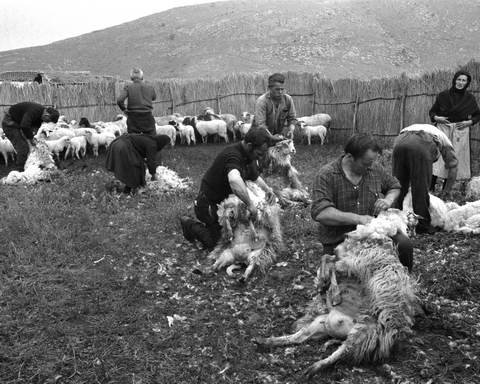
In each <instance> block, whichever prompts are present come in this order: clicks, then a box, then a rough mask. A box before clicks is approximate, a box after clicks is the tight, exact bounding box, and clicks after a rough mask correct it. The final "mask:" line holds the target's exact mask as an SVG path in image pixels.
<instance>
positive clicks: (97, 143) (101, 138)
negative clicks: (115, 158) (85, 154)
mask: <svg viewBox="0 0 480 384" xmlns="http://www.w3.org/2000/svg"><path fill="white" fill-rule="evenodd" d="M86 138H87V142H88V144H90V145H91V146H92V149H93V154H94V156H98V148H99V147H101V146H104V147H105V148H108V146H109V145H110V144H111V143H112V141H113V140H115V135H114V134H113V133H111V132H102V133H96V132H95V133H93V132H91V131H88V132H87V135H86Z"/></svg>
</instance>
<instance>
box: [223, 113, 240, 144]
mask: <svg viewBox="0 0 480 384" xmlns="http://www.w3.org/2000/svg"><path fill="white" fill-rule="evenodd" d="M219 116H220V118H221V119H222V120H223V121H225V123H226V124H227V132H230V134H231V135H232V140H235V124H237V117H236V116H235V115H232V114H231V113H222V114H220V115H219Z"/></svg>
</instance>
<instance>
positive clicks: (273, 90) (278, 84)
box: [268, 73, 285, 99]
mask: <svg viewBox="0 0 480 384" xmlns="http://www.w3.org/2000/svg"><path fill="white" fill-rule="evenodd" d="M284 84H285V76H283V75H282V74H281V73H274V74H273V75H270V76H269V77H268V89H269V90H270V97H271V98H272V99H280V98H281V97H282V95H283V94H284V93H285V86H284Z"/></svg>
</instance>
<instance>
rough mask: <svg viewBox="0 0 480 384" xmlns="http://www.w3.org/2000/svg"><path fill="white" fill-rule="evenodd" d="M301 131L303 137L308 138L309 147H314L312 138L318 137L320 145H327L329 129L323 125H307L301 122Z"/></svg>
mask: <svg viewBox="0 0 480 384" xmlns="http://www.w3.org/2000/svg"><path fill="white" fill-rule="evenodd" d="M300 130H301V132H302V134H303V136H304V137H306V138H307V143H308V145H312V136H317V137H318V138H319V139H320V145H323V144H324V143H325V140H326V138H327V128H326V127H324V126H323V125H306V124H305V123H304V122H300Z"/></svg>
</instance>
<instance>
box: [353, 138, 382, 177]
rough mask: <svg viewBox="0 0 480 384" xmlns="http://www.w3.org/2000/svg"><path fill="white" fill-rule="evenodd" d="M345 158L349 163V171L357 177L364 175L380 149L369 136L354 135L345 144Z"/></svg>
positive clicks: (380, 151)
mask: <svg viewBox="0 0 480 384" xmlns="http://www.w3.org/2000/svg"><path fill="white" fill-rule="evenodd" d="M344 151H345V157H346V158H347V159H348V160H349V161H350V162H351V169H352V171H353V172H354V173H356V174H357V175H364V174H365V173H366V172H367V171H368V170H369V169H370V168H371V167H372V165H373V163H374V162H375V160H376V159H377V157H378V155H379V154H381V153H382V147H381V146H380V144H378V142H377V141H376V140H375V139H374V138H373V137H372V136H370V135H366V134H356V135H353V136H352V137H350V139H349V140H348V141H347V143H346V144H345V148H344Z"/></svg>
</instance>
